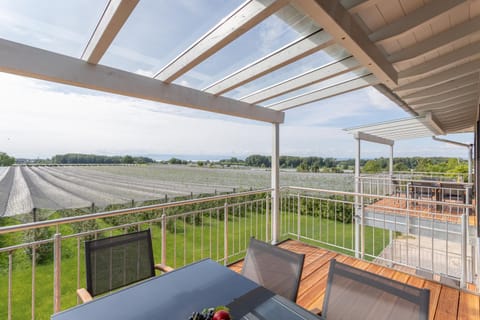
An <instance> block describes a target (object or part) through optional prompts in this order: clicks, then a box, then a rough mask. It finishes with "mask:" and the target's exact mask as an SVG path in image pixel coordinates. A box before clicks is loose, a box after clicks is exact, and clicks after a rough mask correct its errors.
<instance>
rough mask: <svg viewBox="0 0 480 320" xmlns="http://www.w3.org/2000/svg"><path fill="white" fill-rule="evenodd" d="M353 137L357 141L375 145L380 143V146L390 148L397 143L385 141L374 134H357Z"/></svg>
mask: <svg viewBox="0 0 480 320" xmlns="http://www.w3.org/2000/svg"><path fill="white" fill-rule="evenodd" d="M353 136H354V138H355V139H359V140H363V141H369V142H374V143H380V144H386V145H388V146H393V144H394V143H395V142H394V141H393V140H390V139H385V138H382V137H378V136H375V135H373V134H368V133H365V132H355V133H354V134H353Z"/></svg>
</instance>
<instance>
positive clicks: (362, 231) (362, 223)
mask: <svg viewBox="0 0 480 320" xmlns="http://www.w3.org/2000/svg"><path fill="white" fill-rule="evenodd" d="M360 194H361V195H360V228H361V229H360V258H362V259H363V258H364V255H365V210H364V198H363V185H362V184H361V185H360Z"/></svg>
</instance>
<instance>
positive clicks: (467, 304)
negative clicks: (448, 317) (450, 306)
mask: <svg viewBox="0 0 480 320" xmlns="http://www.w3.org/2000/svg"><path fill="white" fill-rule="evenodd" d="M457 319H459V320H478V319H480V300H479V299H478V297H477V296H474V295H473V294H469V293H466V292H460V302H459V303H458V317H457Z"/></svg>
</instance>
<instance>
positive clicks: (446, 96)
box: [409, 83, 479, 108]
mask: <svg viewBox="0 0 480 320" xmlns="http://www.w3.org/2000/svg"><path fill="white" fill-rule="evenodd" d="M475 93H476V94H478V93H479V91H478V84H476V83H474V84H471V85H469V86H466V87H463V88H460V89H457V90H452V91H449V92H445V93H442V94H438V95H435V96H431V97H427V98H423V99H419V100H416V101H413V102H410V103H409V104H410V106H411V107H413V108H414V107H419V106H426V105H429V104H432V103H437V102H442V101H449V100H455V99H457V98H459V97H463V96H466V95H472V94H475Z"/></svg>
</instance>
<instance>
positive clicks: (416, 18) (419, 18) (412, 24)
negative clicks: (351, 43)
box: [368, 0, 466, 42]
mask: <svg viewBox="0 0 480 320" xmlns="http://www.w3.org/2000/svg"><path fill="white" fill-rule="evenodd" d="M465 1H466V0H442V1H432V2H429V3H427V4H426V5H424V6H423V7H420V8H419V9H417V10H415V11H413V12H411V13H409V14H408V15H406V16H403V17H401V18H399V19H397V20H395V21H394V22H392V23H391V24H389V25H387V26H385V27H383V28H380V29H379V30H376V31H375V32H372V33H371V34H369V36H368V37H369V38H370V40H372V41H373V42H379V41H383V40H387V39H392V38H395V37H398V36H401V35H403V34H405V33H407V32H409V31H410V30H412V29H414V28H416V27H419V26H421V25H424V24H426V23H428V22H430V21H432V20H433V19H435V18H437V17H439V16H441V15H442V14H444V13H446V12H448V11H449V10H450V9H452V8H455V7H456V6H458V5H460V4H462V3H465Z"/></svg>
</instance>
